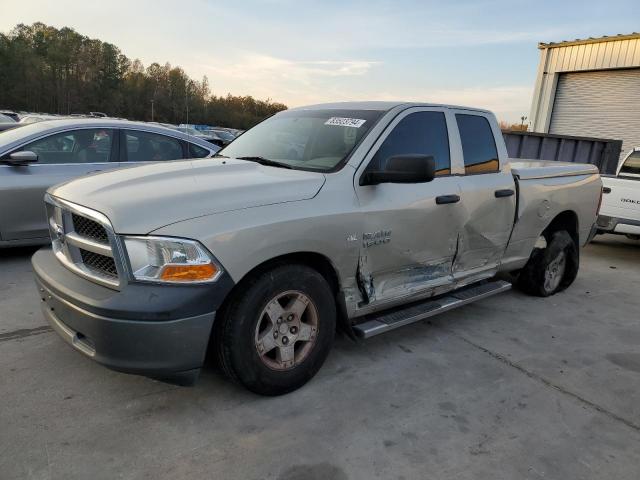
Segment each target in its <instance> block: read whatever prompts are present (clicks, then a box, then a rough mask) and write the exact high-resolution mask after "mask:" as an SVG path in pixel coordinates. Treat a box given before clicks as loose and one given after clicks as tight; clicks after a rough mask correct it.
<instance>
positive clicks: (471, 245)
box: [453, 169, 516, 279]
mask: <svg viewBox="0 0 640 480" xmlns="http://www.w3.org/2000/svg"><path fill="white" fill-rule="evenodd" d="M460 188H461V190H462V200H461V203H462V210H463V212H462V215H463V217H462V225H461V237H460V246H459V252H458V255H457V257H456V261H455V263H454V265H453V274H454V277H455V278H456V279H459V278H464V277H466V276H469V275H474V274H476V273H477V272H478V271H488V272H495V271H496V269H497V268H498V265H499V264H500V261H501V259H502V255H503V254H504V251H505V249H506V248H507V244H508V242H509V237H510V235H511V230H512V228H513V221H514V217H515V210H516V187H515V182H514V179H513V176H512V175H511V173H510V172H509V171H508V169H504V170H503V171H501V172H498V173H486V174H481V175H469V176H465V177H460ZM506 190H509V191H512V192H513V194H512V195H511V196H505V197H496V195H495V192H498V191H506Z"/></svg>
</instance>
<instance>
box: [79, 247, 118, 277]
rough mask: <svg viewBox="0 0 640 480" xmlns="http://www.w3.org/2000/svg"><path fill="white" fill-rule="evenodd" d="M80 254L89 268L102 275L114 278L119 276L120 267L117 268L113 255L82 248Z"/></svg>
mask: <svg viewBox="0 0 640 480" xmlns="http://www.w3.org/2000/svg"><path fill="white" fill-rule="evenodd" d="M80 256H81V257H82V263H84V264H85V265H86V266H87V268H89V269H90V270H93V271H95V272H97V273H99V274H101V275H107V276H110V277H113V278H116V279H117V278H118V269H117V268H116V262H114V261H113V258H112V257H107V256H106V255H100V254H99V253H93V252H90V251H89V250H83V249H80Z"/></svg>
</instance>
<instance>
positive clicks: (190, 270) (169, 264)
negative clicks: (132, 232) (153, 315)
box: [123, 237, 222, 283]
mask: <svg viewBox="0 0 640 480" xmlns="http://www.w3.org/2000/svg"><path fill="white" fill-rule="evenodd" d="M123 238H124V244H125V246H126V248H127V254H128V256H129V263H130V265H131V271H132V273H133V276H134V278H135V279H136V280H142V281H147V282H168V283H189V282H213V281H215V280H216V279H217V278H218V276H219V275H220V274H221V273H222V268H221V267H219V266H218V265H217V264H216V262H215V261H214V260H213V258H211V255H210V254H209V252H208V251H207V250H206V249H205V248H204V247H203V246H202V245H200V243H198V242H196V241H194V240H185V239H181V238H170V237H123Z"/></svg>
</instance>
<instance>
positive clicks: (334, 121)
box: [324, 117, 366, 128]
mask: <svg viewBox="0 0 640 480" xmlns="http://www.w3.org/2000/svg"><path fill="white" fill-rule="evenodd" d="M364 122H366V120H362V119H360V118H345V117H331V118H330V119H329V120H327V121H326V122H324V124H325V125H337V126H339V127H353V128H360V127H361V126H362V125H363V124H364Z"/></svg>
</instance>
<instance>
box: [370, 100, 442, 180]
mask: <svg viewBox="0 0 640 480" xmlns="http://www.w3.org/2000/svg"><path fill="white" fill-rule="evenodd" d="M405 154H418V155H432V156H433V158H434V160H435V163H436V175H449V174H450V173H451V159H450V155H449V135H448V133H447V121H446V120H445V116H444V113H443V112H415V113H410V114H409V115H407V116H406V117H404V118H403V119H402V120H400V122H398V124H397V125H396V126H395V127H394V129H393V131H392V132H391V133H390V134H389V135H388V136H387V138H386V139H385V140H384V142H383V143H382V145H380V148H379V149H378V151H377V152H376V154H375V156H374V157H373V159H372V160H371V163H370V164H369V167H368V168H369V169H377V170H384V163H385V162H386V161H387V159H389V158H391V157H393V156H395V155H405Z"/></svg>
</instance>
